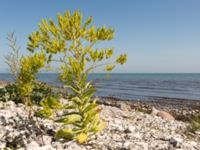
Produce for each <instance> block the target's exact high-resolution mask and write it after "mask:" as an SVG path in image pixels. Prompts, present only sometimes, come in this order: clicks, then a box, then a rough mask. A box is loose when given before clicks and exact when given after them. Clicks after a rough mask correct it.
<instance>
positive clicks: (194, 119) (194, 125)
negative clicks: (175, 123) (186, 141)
mask: <svg viewBox="0 0 200 150" xmlns="http://www.w3.org/2000/svg"><path fill="white" fill-rule="evenodd" d="M187 129H188V130H189V131H190V132H192V133H195V132H196V131H200V115H199V114H195V115H192V116H191V118H190V125H189V126H188V128H187Z"/></svg>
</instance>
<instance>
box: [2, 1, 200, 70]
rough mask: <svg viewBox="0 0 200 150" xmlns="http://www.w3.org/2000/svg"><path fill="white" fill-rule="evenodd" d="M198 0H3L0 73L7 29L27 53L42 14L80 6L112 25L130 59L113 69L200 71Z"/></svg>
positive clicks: (98, 21)
mask: <svg viewBox="0 0 200 150" xmlns="http://www.w3.org/2000/svg"><path fill="white" fill-rule="evenodd" d="M199 6H200V1H199V0H166V1H161V0H123V1H122V0H29V1H28V0H0V72H5V71H6V68H7V66H6V64H5V63H4V57H3V56H4V55H5V54H6V53H8V52H9V48H8V46H7V41H6V34H7V33H8V32H12V31H15V32H16V35H17V37H18V40H19V44H20V45H21V47H22V48H21V53H25V51H26V50H25V49H26V42H27V36H28V35H29V34H30V33H31V32H32V31H34V30H36V29H37V24H38V23H39V22H40V21H41V19H42V18H53V19H54V20H55V19H56V13H58V12H60V13H64V12H65V10H71V11H75V10H77V9H79V10H80V11H81V12H83V14H84V16H85V17H88V16H91V15H92V16H93V17H94V24H96V25H98V26H100V25H106V26H112V27H113V28H114V29H115V31H116V34H115V39H114V40H113V41H112V42H110V43H106V44H103V46H114V47H115V51H116V54H120V53H127V54H128V62H127V63H126V64H125V65H124V66H122V67H121V66H120V67H117V68H116V70H115V72H130V73H158V72H159V73H165V72H167V73H171V72H172V73H182V72H187V73H189V72H195V73H196V72H198V73H200V9H199Z"/></svg>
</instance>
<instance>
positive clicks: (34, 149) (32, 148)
mask: <svg viewBox="0 0 200 150" xmlns="http://www.w3.org/2000/svg"><path fill="white" fill-rule="evenodd" d="M39 148H40V146H39V144H38V143H37V142H35V141H32V142H31V143H29V144H27V145H26V149H27V150H37V149H39Z"/></svg>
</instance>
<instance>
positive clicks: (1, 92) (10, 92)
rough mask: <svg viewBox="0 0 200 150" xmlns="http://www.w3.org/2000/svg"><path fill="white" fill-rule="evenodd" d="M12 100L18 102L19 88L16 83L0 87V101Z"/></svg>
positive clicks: (19, 100)
mask: <svg viewBox="0 0 200 150" xmlns="http://www.w3.org/2000/svg"><path fill="white" fill-rule="evenodd" d="M10 100H11V101H14V102H15V103H20V102H21V99H20V96H19V89H18V87H17V85H16V84H8V85H7V86H5V87H4V88H2V89H0V101H3V102H6V101H10Z"/></svg>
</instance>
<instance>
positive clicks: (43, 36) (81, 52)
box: [21, 11, 127, 143]
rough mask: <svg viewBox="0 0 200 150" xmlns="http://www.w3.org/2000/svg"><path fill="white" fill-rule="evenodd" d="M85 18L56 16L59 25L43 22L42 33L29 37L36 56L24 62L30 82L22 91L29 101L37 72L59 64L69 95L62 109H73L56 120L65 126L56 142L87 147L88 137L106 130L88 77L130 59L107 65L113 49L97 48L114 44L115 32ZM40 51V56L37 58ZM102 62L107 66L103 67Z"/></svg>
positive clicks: (57, 134)
mask: <svg viewBox="0 0 200 150" xmlns="http://www.w3.org/2000/svg"><path fill="white" fill-rule="evenodd" d="M82 18H83V17H82V14H81V13H80V11H76V12H74V13H73V14H70V12H69V11H66V12H65V13H64V15H61V14H57V19H58V23H57V24H56V23H54V22H53V20H51V19H50V20H49V21H47V20H45V19H43V20H42V22H41V23H40V24H39V30H37V31H35V32H33V33H32V34H31V35H30V36H29V42H28V50H29V51H30V52H32V53H36V54H35V55H34V57H33V58H32V59H31V60H30V58H24V59H23V61H22V65H25V66H24V67H22V68H24V69H23V70H21V74H22V78H25V79H22V80H23V81H24V80H25V81H28V82H23V86H21V87H22V88H21V91H22V93H24V96H25V97H28V95H26V94H25V93H29V92H31V88H30V86H31V85H30V84H31V83H30V82H29V81H31V80H32V79H33V78H34V75H35V74H34V73H35V72H37V69H38V68H41V67H43V66H44V62H45V61H46V62H47V63H48V64H49V65H50V64H51V63H52V62H59V64H60V67H59V79H60V81H61V82H62V83H63V85H64V86H63V87H64V88H65V89H66V91H67V92H68V95H69V99H68V100H69V102H68V104H66V105H64V106H62V108H64V109H66V110H69V109H70V111H69V112H70V113H66V114H64V115H63V116H62V117H61V118H60V119H58V120H56V122H60V123H62V124H63V128H62V129H60V130H59V131H57V133H56V135H55V136H56V139H60V138H64V139H77V141H78V142H79V143H85V142H86V141H87V139H88V137H89V136H91V135H93V134H95V133H97V132H98V131H100V130H102V129H103V128H104V127H105V126H106V123H104V122H101V121H100V118H99V113H100V111H101V110H100V109H99V108H98V105H97V103H96V100H97V99H96V98H93V96H94V93H95V89H94V87H93V85H92V84H91V81H88V80H87V79H88V74H89V73H91V72H93V71H94V69H96V68H98V67H104V69H105V70H106V71H111V70H113V69H114V68H115V65H117V64H124V63H125V62H126V59H127V55H126V54H122V55H120V56H118V57H117V59H116V60H115V61H114V62H107V61H108V60H109V59H110V58H111V57H112V56H113V53H114V48H96V44H97V43H99V42H102V41H109V40H112V39H113V38H114V30H113V29H112V28H106V27H105V26H102V27H95V26H94V25H92V20H93V18H92V17H89V18H87V19H86V21H83V19H82ZM39 50H40V51H41V53H40V54H37V53H38V52H37V51H39ZM102 61H106V63H104V64H101V63H100V62H102ZM29 67H30V68H32V69H30V68H29ZM31 71H33V73H30V72H31ZM43 105H45V103H44V104H43ZM43 107H45V106H43ZM45 113H46V111H45ZM48 113H49V112H47V115H48Z"/></svg>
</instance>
